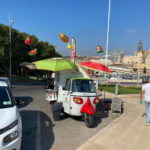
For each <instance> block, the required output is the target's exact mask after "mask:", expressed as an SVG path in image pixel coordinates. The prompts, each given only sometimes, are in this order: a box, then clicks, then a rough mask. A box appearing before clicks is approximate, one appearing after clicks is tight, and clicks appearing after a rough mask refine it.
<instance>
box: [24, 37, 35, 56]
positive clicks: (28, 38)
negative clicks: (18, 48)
mask: <svg viewBox="0 0 150 150" xmlns="http://www.w3.org/2000/svg"><path fill="white" fill-rule="evenodd" d="M24 44H26V45H28V46H30V49H31V50H30V51H29V52H28V55H29V56H34V55H36V54H37V48H35V49H32V48H31V44H32V42H31V37H30V36H27V37H26V39H25V41H24Z"/></svg>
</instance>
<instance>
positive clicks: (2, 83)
mask: <svg viewBox="0 0 150 150" xmlns="http://www.w3.org/2000/svg"><path fill="white" fill-rule="evenodd" d="M0 86H8V84H7V83H6V82H5V81H0Z"/></svg>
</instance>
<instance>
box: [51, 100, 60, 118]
mask: <svg viewBox="0 0 150 150" xmlns="http://www.w3.org/2000/svg"><path fill="white" fill-rule="evenodd" d="M51 110H52V114H53V119H54V120H55V121H59V120H60V117H61V111H62V104H61V103H57V102H55V103H53V104H52V105H51Z"/></svg>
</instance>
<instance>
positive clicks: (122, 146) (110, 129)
mask: <svg viewBox="0 0 150 150" xmlns="http://www.w3.org/2000/svg"><path fill="white" fill-rule="evenodd" d="M123 101H124V102H125V108H126V110H125V112H124V114H122V115H121V116H120V117H119V118H117V119H116V120H114V121H113V122H112V123H111V124H109V125H108V126H106V127H105V128H104V129H102V130H100V131H99V132H98V133H97V134H96V135H95V136H93V137H92V138H90V139H89V140H88V141H87V142H86V143H83V144H82V145H81V146H80V147H78V148H77V150H150V145H149V143H150V126H145V120H146V119H145V115H144V114H145V106H144V104H139V99H138V98H132V99H131V98H124V100H123Z"/></svg>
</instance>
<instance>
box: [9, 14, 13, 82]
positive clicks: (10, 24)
mask: <svg viewBox="0 0 150 150" xmlns="http://www.w3.org/2000/svg"><path fill="white" fill-rule="evenodd" d="M10 17H11V16H10V13H9V81H10V84H11V82H12V81H11V80H12V78H11V74H12V64H11V58H12V49H11V28H12V24H13V21H12V20H11V18H10ZM11 85H12V84H11Z"/></svg>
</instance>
